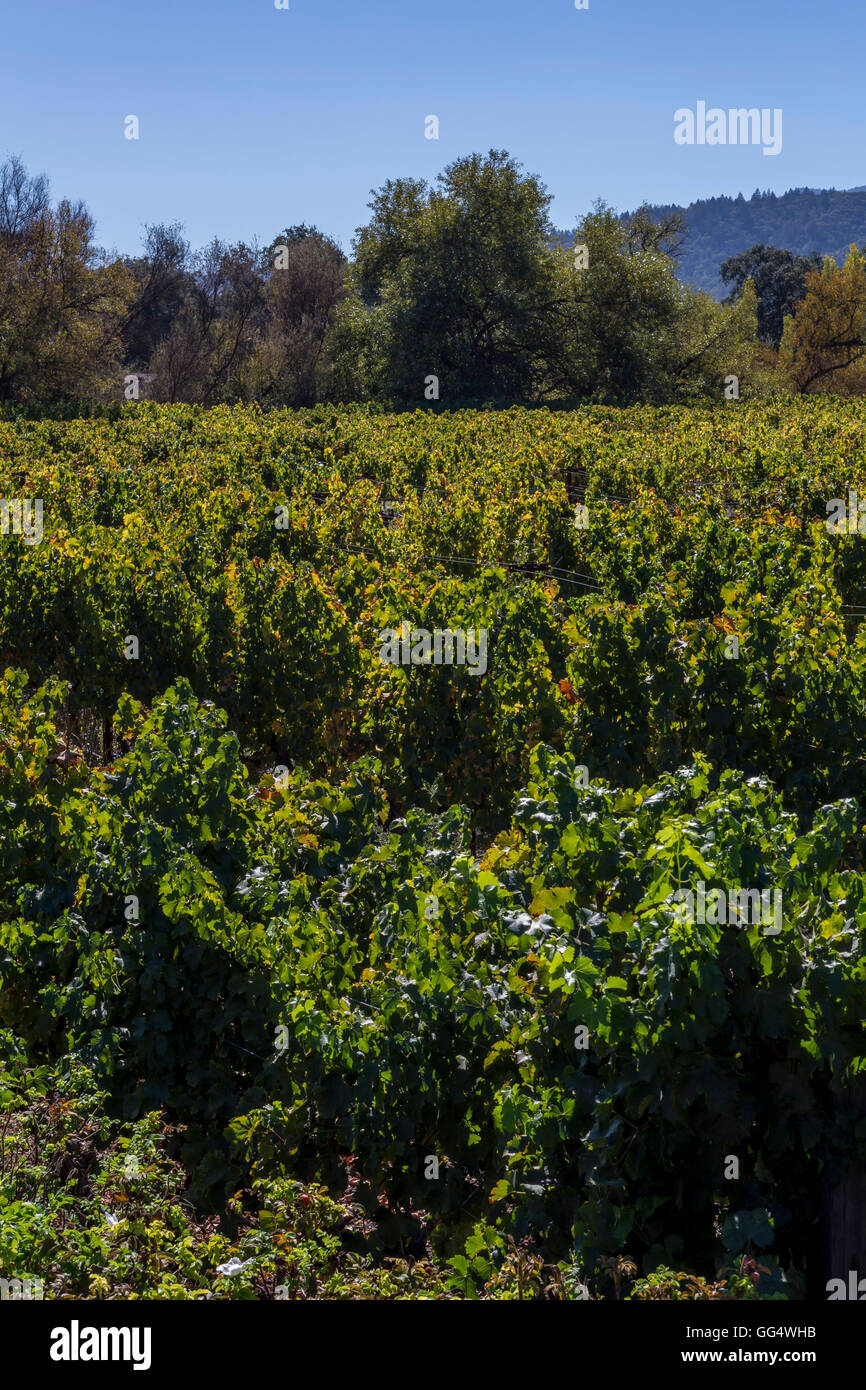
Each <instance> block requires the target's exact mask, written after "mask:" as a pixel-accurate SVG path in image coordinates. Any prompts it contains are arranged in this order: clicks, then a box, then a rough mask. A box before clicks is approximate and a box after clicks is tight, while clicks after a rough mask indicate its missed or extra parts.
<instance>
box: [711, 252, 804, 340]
mask: <svg viewBox="0 0 866 1390" xmlns="http://www.w3.org/2000/svg"><path fill="white" fill-rule="evenodd" d="M820 268H821V257H820V256H819V255H818V254H817V252H815V251H813V252H812V253H811V255H808V256H797V255H795V254H794V253H793V251H783V250H781V249H780V248H779V247H778V246H765V245H764V244H763V243H761V242H759V243H758V244H756V245H755V246H751V247H750V248H749V250H748V251H743V252H742V254H741V255H739V256H731V257H729V258H728V260H726V261H724V262H723V264H722V267H721V271H720V274H721V277H722V279H723V280H724V282H725V284H726V285H731V286H732V289H731V292H730V294H729V295H728V297H727V299H726V300H725V301H724V302H725V303H726V304H734V303H736V301H737V300H738V299H739V298H740V296H741V294H742V293H743V290H744V288H745V285H746V282H747V281H748V280H751V281H752V282H753V284H754V286H755V294H756V296H757V312H758V337H759V338H760V339H761V340H762V341H763V342H765V343H769V344H771V346H773V347H778V346H779V343H780V342H781V339H782V331H783V328H784V320H785V315H786V314H791V313H793V312H794V309H795V308H796V307H797V305H798V304H799V303H800V301H801V300H802V298H803V296H804V295H805V293H806V277H807V275H808V274H809V272H810V271H812V270H820Z"/></svg>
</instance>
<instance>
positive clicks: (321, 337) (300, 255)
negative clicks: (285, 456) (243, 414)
mask: <svg viewBox="0 0 866 1390" xmlns="http://www.w3.org/2000/svg"><path fill="white" fill-rule="evenodd" d="M264 273H265V275H266V277H267V281H266V288H265V293H264V309H265V324H264V327H263V330H262V336H261V340H260V342H259V345H258V348H257V350H256V353H255V355H254V358H253V360H252V361H251V363H250V370H249V372H248V374H247V377H246V385H247V390H248V393H249V394H251V395H253V396H254V397H255V398H256V399H257V400H263V401H266V402H268V403H272V404H284V405H295V406H300V405H313V404H314V403H315V402H316V401H317V400H320V399H321V398H322V396H323V395H324V394H326V392H327V390H328V388H329V387H330V385H331V379H330V364H329V357H328V351H327V346H326V345H327V343H328V338H329V333H330V330H331V327H332V323H333V320H334V315H335V312H336V310H337V307H338V305H339V304H340V302H341V301H342V299H343V298H344V295H345V292H346V290H345V283H346V257H345V256H344V255H343V252H342V251H341V250H340V248H339V246H338V245H337V243H336V242H335V241H333V240H332V239H331V238H330V237H327V236H325V235H324V233H323V232H320V231H319V230H318V229H317V228H316V227H307V226H296V227H289V228H287V229H286V230H285V231H284V232H282V233H281V235H280V236H278V237H277V238H276V239H275V240H274V242H273V243H272V244H271V246H270V247H269V248H268V250H267V252H266V255H265V271H264Z"/></svg>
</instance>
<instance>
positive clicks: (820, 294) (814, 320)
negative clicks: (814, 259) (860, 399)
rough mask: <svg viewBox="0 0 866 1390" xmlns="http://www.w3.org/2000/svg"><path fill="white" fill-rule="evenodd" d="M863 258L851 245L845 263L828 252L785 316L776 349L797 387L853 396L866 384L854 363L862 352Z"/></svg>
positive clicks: (865, 309)
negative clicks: (779, 343)
mask: <svg viewBox="0 0 866 1390" xmlns="http://www.w3.org/2000/svg"><path fill="white" fill-rule="evenodd" d="M864 339H866V258H864V256H863V254H862V253H861V252H859V251H858V250H857V248H856V247H855V246H852V247H851V249H850V251H849V252H848V256H847V258H846V260H845V264H844V265H842V266H837V265H836V263H835V261H834V260H833V259H832V257H830V256H828V257H827V258H826V259H825V261H824V265H823V268H822V269H821V270H813V271H810V272H809V274H808V276H807V277H806V294H805V297H804V298H803V299H802V301H801V302H800V304H799V305H798V306H797V309H796V312H795V313H794V314H792V315H790V316H789V317H788V318H786V320H785V329H784V333H783V335H782V343H781V347H780V350H779V359H780V363H781V366H782V369H783V371H784V372H785V373H786V375H787V377H788V379H789V381H790V382H791V384H792V386H793V387H794V389H795V390H796V391H798V392H799V393H800V394H807V393H810V392H814V391H816V390H821V391H836V392H839V393H840V394H853V393H857V394H859V393H860V392H862V391H863V389H864V386H866V382H864V380H863V373H862V372H858V371H857V370H856V369H857V364H858V363H860V362H861V360H862V359H863V356H864V354H866V341H864Z"/></svg>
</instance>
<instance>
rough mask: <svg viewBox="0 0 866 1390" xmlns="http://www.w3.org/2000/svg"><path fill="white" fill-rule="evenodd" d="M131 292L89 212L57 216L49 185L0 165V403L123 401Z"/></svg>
mask: <svg viewBox="0 0 866 1390" xmlns="http://www.w3.org/2000/svg"><path fill="white" fill-rule="evenodd" d="M132 289H133V286H132V282H131V279H130V276H129V274H128V273H127V271H126V270H125V269H124V267H123V265H122V263H121V262H120V261H119V260H113V261H109V260H108V258H107V257H106V256H105V254H104V253H103V252H101V251H100V250H99V249H98V248H97V247H96V246H95V245H94V241H93V222H92V219H91V218H90V215H89V213H88V212H87V209H86V208H85V207H84V205H83V203H76V204H72V203H69V202H67V201H66V200H64V201H62V202H60V203H59V204H58V205H57V207H56V208H52V207H51V206H50V202H49V195H48V185H47V183H46V182H45V180H44V179H42V178H38V179H30V178H29V177H28V176H27V174H26V171H25V170H24V168H23V166H22V165H21V162H20V160H17V159H12V160H10V161H8V162H7V163H6V164H4V165H3V166H0V401H8V400H18V401H28V402H34V403H36V402H44V403H47V402H54V401H69V400H75V399H79V398H85V397H87V398H94V397H95V398H106V397H108V396H111V395H119V394H120V392H121V389H122V381H123V369H122V354H121V341H120V332H121V326H122V323H123V321H124V318H125V316H126V313H127V310H128V305H129V302H130V299H131V296H132Z"/></svg>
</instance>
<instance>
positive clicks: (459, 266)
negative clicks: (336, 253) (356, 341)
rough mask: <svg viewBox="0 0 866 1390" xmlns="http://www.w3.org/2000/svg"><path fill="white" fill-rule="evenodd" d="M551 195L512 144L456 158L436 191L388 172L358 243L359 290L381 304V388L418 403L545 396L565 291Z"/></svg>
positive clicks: (375, 304) (369, 301)
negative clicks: (512, 153) (428, 391)
mask: <svg viewBox="0 0 866 1390" xmlns="http://www.w3.org/2000/svg"><path fill="white" fill-rule="evenodd" d="M549 203H550V195H549V194H548V193H547V192H546V190H545V189H544V187H543V185H542V184H541V183H540V182H539V180H538V179H537V178H535V177H534V176H533V175H527V174H524V173H523V172H522V171H521V168H520V166H519V165H518V164H517V163H516V161H514V160H513V159H511V158H510V157H509V156H508V155H507V154H506V153H504V152H503V151H498V150H491V151H490V152H489V154H488V155H486V156H482V155H477V154H475V155H470V156H468V157H466V158H463V159H458V160H456V161H455V162H454V163H453V164H451V165H449V166H448V168H447V169H445V171H444V172H443V173H442V174H440V176H439V178H438V180H437V183H436V186H435V187H434V188H433V189H429V188H428V187H427V185H426V184H424V183H422V182H419V181H417V180H407V179H401V180H396V181H393V182H389V183H387V184H385V185H384V187H383V188H382V189H380V190H379V191H378V192H377V193H375V194H374V196H373V200H372V202H371V203H370V208H371V210H372V213H373V216H372V219H371V221H370V222H369V224H368V225H367V226H366V227H364V228H362V229H361V230H360V231H359V233H358V235H357V238H356V241H355V258H356V279H357V285H358V290H359V294H360V298H361V300H362V302H363V303H364V304H366V306H367V307H368V309H370V310H376V309H378V310H379V311H380V312H379V314H378V321H379V324H380V327H381V330H382V346H381V359H380V367H379V370H380V374H381V375H380V387H381V389H382V390H383V391H384V393H385V394H386V395H391V396H394V397H396V398H398V399H401V398H402V399H404V400H407V401H420V400H422V399H423V397H424V389H425V380H426V379H427V378H428V377H429V376H436V377H437V378H439V381H440V390H441V398H442V399H443V400H448V401H452V402H453V401H456V400H469V399H475V400H480V399H488V400H497V399H519V398H521V397H523V398H531V397H533V396H534V395H536V394H537V391H538V383H539V379H540V378H543V376H544V373H545V367H546V364H547V362H548V359H549V356H550V352H551V348H552V338H551V328H552V326H553V322H554V320H553V317H552V315H551V310H553V309H555V307H556V304H557V302H558V299H559V296H560V293H561V290H560V287H559V286H558V284H557V279H556V276H555V273H554V255H553V251H552V249H551V247H550V238H551V234H552V229H551V226H550V222H549V219H548V212H547V210H548V205H549Z"/></svg>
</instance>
